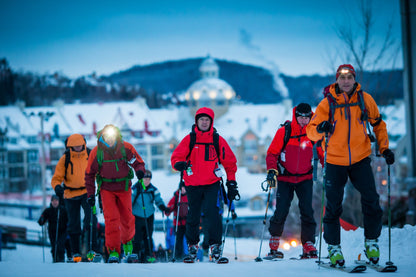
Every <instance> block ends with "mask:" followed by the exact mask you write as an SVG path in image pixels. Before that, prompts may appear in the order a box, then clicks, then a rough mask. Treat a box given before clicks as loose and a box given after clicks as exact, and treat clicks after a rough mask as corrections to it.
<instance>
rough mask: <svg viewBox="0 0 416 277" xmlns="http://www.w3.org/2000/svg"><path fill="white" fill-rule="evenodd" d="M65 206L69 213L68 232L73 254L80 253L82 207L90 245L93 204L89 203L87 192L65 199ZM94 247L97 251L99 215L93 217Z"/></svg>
mask: <svg viewBox="0 0 416 277" xmlns="http://www.w3.org/2000/svg"><path fill="white" fill-rule="evenodd" d="M65 208H66V211H67V213H68V228H67V232H68V234H69V237H70V240H71V251H72V254H80V253H81V251H80V237H81V208H82V210H83V211H84V221H83V228H84V230H86V231H88V232H87V233H88V246H89V245H90V236H89V230H90V220H91V219H90V218H91V206H90V205H89V204H88V203H87V194H83V195H80V196H77V197H73V198H68V199H65ZM92 248H93V250H94V251H97V250H98V249H97V217H96V216H94V217H93V235H92Z"/></svg>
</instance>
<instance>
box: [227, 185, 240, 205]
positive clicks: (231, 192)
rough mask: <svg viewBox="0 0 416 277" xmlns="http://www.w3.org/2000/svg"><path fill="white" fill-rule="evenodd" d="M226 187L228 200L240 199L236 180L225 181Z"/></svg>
mask: <svg viewBox="0 0 416 277" xmlns="http://www.w3.org/2000/svg"><path fill="white" fill-rule="evenodd" d="M226 185H227V188H228V193H227V194H228V195H227V196H228V199H229V200H230V201H233V200H236V201H238V200H240V194H239V193H238V187H237V182H236V181H227V183H226Z"/></svg>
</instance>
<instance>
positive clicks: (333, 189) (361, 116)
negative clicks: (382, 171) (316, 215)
mask: <svg viewBox="0 0 416 277" xmlns="http://www.w3.org/2000/svg"><path fill="white" fill-rule="evenodd" d="M324 94H325V96H326V97H325V98H324V99H323V100H322V101H321V102H320V103H319V105H318V107H317V108H316V111H315V115H314V116H313V117H312V120H311V122H310V123H309V125H308V126H307V129H306V132H307V135H308V137H309V138H310V139H311V140H313V141H318V140H320V139H322V137H323V136H324V134H325V138H327V141H326V142H325V144H326V145H327V148H326V149H325V151H327V153H326V155H327V157H326V159H327V160H326V161H327V165H326V180H325V182H326V183H325V184H324V185H325V192H326V200H327V203H326V207H325V217H324V219H323V223H324V239H325V241H326V243H327V244H328V253H329V257H330V261H331V263H332V264H334V265H336V264H338V265H343V264H344V263H345V260H344V256H343V254H342V251H341V245H340V242H341V238H340V221H339V218H340V216H341V213H342V200H343V197H344V187H345V184H346V182H347V180H348V177H349V178H350V180H351V182H352V184H353V186H354V187H355V188H356V189H357V190H358V191H359V192H360V194H361V206H362V211H363V215H364V236H365V253H366V256H367V258H368V259H369V260H370V261H371V262H373V263H377V262H378V260H379V256H380V251H379V247H378V244H377V242H378V237H379V236H380V233H381V225H382V222H381V218H382V214H383V212H382V210H381V207H380V204H379V195H378V193H377V190H376V186H375V180H374V176H373V172H372V169H371V159H370V157H369V156H370V154H371V153H372V150H371V140H374V141H376V142H377V144H378V146H379V149H380V153H382V155H383V157H384V158H385V159H386V163H387V164H388V165H391V164H393V163H394V153H393V152H392V151H391V150H390V149H389V139H388V135H387V129H386V123H385V122H384V121H383V120H382V118H381V115H380V113H379V110H378V107H377V104H376V102H375V101H374V99H373V98H372V97H371V95H370V94H368V93H366V92H363V91H362V90H361V85H360V84H359V83H357V82H356V80H355V70H354V67H353V66H352V65H350V64H343V65H340V66H339V67H338V69H337V73H336V82H335V83H333V84H331V85H330V86H328V87H326V88H325V90H324ZM368 124H371V126H372V127H373V132H374V133H375V136H376V138H374V137H373V135H372V134H371V133H370V134H368V132H367V129H368V130H369V129H370V128H369V126H368ZM373 138H374V139H373Z"/></svg>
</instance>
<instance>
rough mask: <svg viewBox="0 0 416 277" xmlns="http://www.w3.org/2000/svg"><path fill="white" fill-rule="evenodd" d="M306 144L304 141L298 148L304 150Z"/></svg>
mask: <svg viewBox="0 0 416 277" xmlns="http://www.w3.org/2000/svg"><path fill="white" fill-rule="evenodd" d="M306 144H307V143H306V142H305V141H304V142H302V143H301V144H300V147H301V148H302V149H305V148H306Z"/></svg>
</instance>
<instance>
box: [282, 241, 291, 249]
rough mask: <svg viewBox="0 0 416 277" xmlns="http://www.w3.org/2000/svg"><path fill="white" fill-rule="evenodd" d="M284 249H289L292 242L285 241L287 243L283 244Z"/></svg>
mask: <svg viewBox="0 0 416 277" xmlns="http://www.w3.org/2000/svg"><path fill="white" fill-rule="evenodd" d="M283 249H284V250H289V249H290V244H289V243H287V242H285V243H284V244H283Z"/></svg>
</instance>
